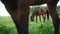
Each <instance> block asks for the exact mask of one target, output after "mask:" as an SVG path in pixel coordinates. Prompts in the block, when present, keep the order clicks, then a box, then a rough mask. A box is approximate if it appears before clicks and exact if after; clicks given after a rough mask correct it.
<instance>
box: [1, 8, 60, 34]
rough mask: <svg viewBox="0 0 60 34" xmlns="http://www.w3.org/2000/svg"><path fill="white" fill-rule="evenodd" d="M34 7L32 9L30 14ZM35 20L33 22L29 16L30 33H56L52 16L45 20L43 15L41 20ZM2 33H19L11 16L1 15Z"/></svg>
mask: <svg viewBox="0 0 60 34" xmlns="http://www.w3.org/2000/svg"><path fill="white" fill-rule="evenodd" d="M57 10H58V14H60V13H59V7H58V8H57ZM31 11H33V10H32V9H30V14H31ZM34 20H35V21H34V22H31V20H30V17H29V23H28V24H29V25H28V27H29V31H28V32H29V34H54V33H53V32H54V27H53V23H52V19H51V16H50V17H49V21H47V19H46V21H45V22H43V18H42V17H41V22H40V21H39V18H38V20H37V21H38V22H36V19H34ZM0 34H18V32H17V29H16V27H15V24H14V22H13V20H12V19H11V17H9V16H4V17H2V16H0Z"/></svg>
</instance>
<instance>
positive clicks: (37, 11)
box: [31, 7, 49, 22]
mask: <svg viewBox="0 0 60 34" xmlns="http://www.w3.org/2000/svg"><path fill="white" fill-rule="evenodd" d="M40 15H42V17H43V19H44V22H45V19H46V16H47V20H49V12H48V10H47V9H46V8H44V7H37V8H35V10H34V11H33V12H32V15H31V21H34V17H35V16H36V22H37V16H39V19H40V21H41V17H40Z"/></svg>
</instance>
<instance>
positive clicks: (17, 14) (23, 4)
mask: <svg viewBox="0 0 60 34" xmlns="http://www.w3.org/2000/svg"><path fill="white" fill-rule="evenodd" d="M0 1H1V2H2V3H3V4H4V5H5V8H6V9H7V11H8V13H9V14H10V15H11V17H12V19H13V21H14V23H15V25H16V28H17V30H18V34H28V21H29V6H33V5H41V4H47V7H48V10H49V13H50V15H51V17H52V20H53V25H54V34H59V17H58V14H57V11H56V7H57V3H58V1H59V0H0Z"/></svg>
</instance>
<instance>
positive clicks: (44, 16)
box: [42, 14, 46, 22]
mask: <svg viewBox="0 0 60 34" xmlns="http://www.w3.org/2000/svg"><path fill="white" fill-rule="evenodd" d="M42 17H43V19H44V22H45V18H46V15H45V14H43V15H42Z"/></svg>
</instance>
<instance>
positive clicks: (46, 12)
mask: <svg viewBox="0 0 60 34" xmlns="http://www.w3.org/2000/svg"><path fill="white" fill-rule="evenodd" d="M46 14H47V20H49V12H48V10H47V12H46Z"/></svg>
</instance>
